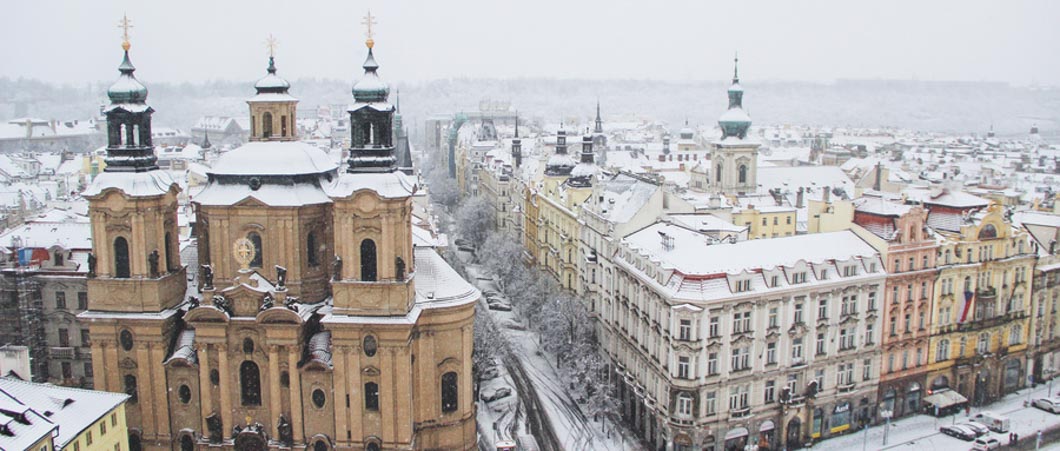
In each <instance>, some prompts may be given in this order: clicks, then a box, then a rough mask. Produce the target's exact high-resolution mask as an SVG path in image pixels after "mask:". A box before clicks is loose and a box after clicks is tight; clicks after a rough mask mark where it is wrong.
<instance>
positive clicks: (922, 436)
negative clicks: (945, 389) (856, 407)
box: [814, 384, 1060, 450]
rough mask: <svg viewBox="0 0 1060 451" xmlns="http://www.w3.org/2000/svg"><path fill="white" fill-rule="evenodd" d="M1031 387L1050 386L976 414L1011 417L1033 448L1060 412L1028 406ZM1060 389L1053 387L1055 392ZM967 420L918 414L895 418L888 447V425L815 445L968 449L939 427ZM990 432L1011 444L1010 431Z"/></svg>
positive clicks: (1015, 395)
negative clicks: (1040, 433) (886, 433)
mask: <svg viewBox="0 0 1060 451" xmlns="http://www.w3.org/2000/svg"><path fill="white" fill-rule="evenodd" d="M1054 388H1056V389H1058V390H1060V384H1057V386H1056V387H1054ZM1028 391H1030V399H1035V398H1042V397H1045V396H1046V393H1047V391H1048V387H1047V386H1046V385H1040V386H1038V387H1037V388H1033V389H1024V390H1020V391H1018V392H1016V393H1013V394H1010V395H1008V396H1006V397H1004V398H1002V399H1001V400H1000V401H998V402H995V403H993V404H990V405H988V406H984V407H982V408H974V407H973V408H972V415H975V414H976V413H978V412H982V411H991V412H994V413H999V414H1002V415H1005V416H1007V417H1009V420H1010V422H1011V432H1015V433H1017V434H1019V436H1020V440H1021V442H1022V441H1025V440H1028V439H1029V440H1032V441H1031V442H1030V443H1031V447H1030V449H1033V437H1034V435H1035V434H1036V433H1037V432H1038V431H1039V430H1043V431H1044V430H1048V429H1050V428H1057V427H1060V415H1055V414H1052V413H1049V412H1046V411H1043V410H1039V409H1035V408H1033V407H1024V406H1023V403H1024V402H1025V401H1027V395H1028ZM1056 392H1057V391H1056V390H1054V391H1053V393H1054V394H1055V393H1056ZM966 421H968V416H967V415H965V414H964V412H961V413H958V414H955V415H950V416H946V417H941V418H935V417H933V416H930V415H916V416H912V417H908V418H902V419H900V420H897V421H893V422H891V431H890V433H889V434H888V438H887V446H886V447H885V446H883V430H884V426H883V425H880V426H875V427H871V428H869V429H868V433H867V437H866V433H865V432H859V433H855V434H851V435H847V436H843V437H837V438H832V439H828V440H825V441H823V442H820V443H819V444H817V445H815V446H814V449H827V450H833V449H834V450H841V449H843V450H854V449H865V450H869V449H873V450H883V449H895V450H905V449H920V450H925V449H938V450H966V449H971V447H972V442H966V441H963V440H959V439H956V438H953V437H950V436H947V435H943V434H942V433H941V432H939V427H941V426H943V425H947V424H953V423H961V422H966ZM990 435H991V436H992V437H994V438H996V439H998V440H999V441H1001V444H1002V445H1007V444H1008V434H1007V433H996V432H991V433H990ZM1050 446H1051V448H1050V447H1044V446H1043V448H1042V449H1056V450H1060V445H1057V444H1053V445H1050ZM1021 448H1022V449H1027V448H1026V447H1021Z"/></svg>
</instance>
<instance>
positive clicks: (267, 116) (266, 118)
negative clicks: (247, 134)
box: [261, 111, 272, 138]
mask: <svg viewBox="0 0 1060 451" xmlns="http://www.w3.org/2000/svg"><path fill="white" fill-rule="evenodd" d="M261 137H262V138H270V137H272V113H270V112H268V111H266V112H265V113H264V114H262V115H261Z"/></svg>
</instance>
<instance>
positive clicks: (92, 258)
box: [88, 252, 96, 277]
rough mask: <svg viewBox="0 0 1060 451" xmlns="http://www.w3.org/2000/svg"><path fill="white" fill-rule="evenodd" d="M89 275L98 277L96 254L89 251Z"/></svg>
mask: <svg viewBox="0 0 1060 451" xmlns="http://www.w3.org/2000/svg"><path fill="white" fill-rule="evenodd" d="M88 277H96V254H93V253H91V252H89V253H88Z"/></svg>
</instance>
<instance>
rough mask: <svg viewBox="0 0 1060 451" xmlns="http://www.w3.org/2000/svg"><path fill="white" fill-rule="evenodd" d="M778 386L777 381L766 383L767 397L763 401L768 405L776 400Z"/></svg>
mask: <svg viewBox="0 0 1060 451" xmlns="http://www.w3.org/2000/svg"><path fill="white" fill-rule="evenodd" d="M776 384H777V383H776V381H766V389H765V397H764V400H763V401H764V402H765V403H766V404H769V403H771V402H773V401H775V400H776V395H777V393H776V391H777V387H776Z"/></svg>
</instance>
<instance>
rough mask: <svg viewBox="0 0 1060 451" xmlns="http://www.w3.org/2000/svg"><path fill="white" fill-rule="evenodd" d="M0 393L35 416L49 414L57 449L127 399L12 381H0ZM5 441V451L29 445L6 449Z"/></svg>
mask: <svg viewBox="0 0 1060 451" xmlns="http://www.w3.org/2000/svg"><path fill="white" fill-rule="evenodd" d="M0 391H2V392H3V393H4V394H6V395H8V396H10V397H11V398H14V399H15V400H17V402H18V403H20V404H22V405H24V406H29V407H30V408H32V409H33V410H35V411H37V412H40V413H45V412H51V415H50V416H48V421H50V422H51V423H54V424H57V425H59V431H58V435H56V436H55V438H54V440H55V445H56V448H57V449H62V448H63V447H65V446H66V445H67V444H68V443H70V441H71V440H73V439H74V438H77V437H78V436H79V435H80V434H81V431H83V430H84V429H85V428H87V427H89V426H91V425H92V424H93V423H95V422H97V421H99V420H100V419H102V418H103V416H104V415H106V414H107V413H108V412H110V411H111V410H114V408H116V407H118V406H120V405H121V404H122V403H124V402H125V401H126V400H127V399H129V395H126V394H125V393H111V392H105V391H95V390H85V389H80V388H72V387H63V386H59V385H51V384H35V383H32V382H25V381H22V380H19V379H16V378H12V377H0ZM41 420H43V419H41ZM37 421H39V420H37ZM4 441H6V438H5V439H0V444H3V445H2V446H3V448H4V449H28V447H29V445H31V444H32V443H26V446H25V447H22V446H20V447H9V446H8V445H7V444H4V443H3V442H4Z"/></svg>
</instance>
